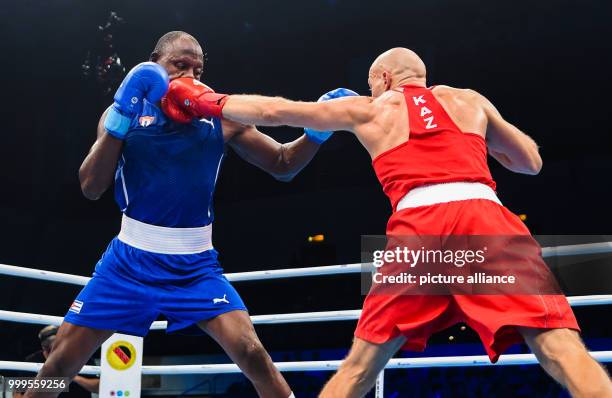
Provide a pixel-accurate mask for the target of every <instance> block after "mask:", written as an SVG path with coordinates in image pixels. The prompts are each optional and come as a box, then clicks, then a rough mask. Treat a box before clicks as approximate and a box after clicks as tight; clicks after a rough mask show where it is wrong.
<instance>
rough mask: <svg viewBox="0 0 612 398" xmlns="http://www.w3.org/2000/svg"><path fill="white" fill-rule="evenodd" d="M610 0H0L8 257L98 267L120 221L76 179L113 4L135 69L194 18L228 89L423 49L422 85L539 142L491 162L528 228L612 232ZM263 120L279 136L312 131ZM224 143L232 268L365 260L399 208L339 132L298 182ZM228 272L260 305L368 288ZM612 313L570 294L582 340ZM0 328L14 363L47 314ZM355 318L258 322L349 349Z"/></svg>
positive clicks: (221, 225)
mask: <svg viewBox="0 0 612 398" xmlns="http://www.w3.org/2000/svg"><path fill="white" fill-rule="evenodd" d="M611 8H612V6H611V5H610V4H608V3H605V2H601V1H599V0H584V1H580V2H575V1H535V2H534V1H507V2H500V1H495V2H489V1H475V0H472V1H462V2H456V1H452V0H434V1H426V2H425V1H423V2H404V1H387V0H377V1H371V2H365V1H349V0H336V1H334V0H328V1H322V0H309V1H299V2H298V1H251V0H240V1H224V2H213V1H179V2H172V3H170V2H162V1H131V2H123V1H121V2H120V1H105V2H101V1H100V2H80V1H76V0H61V1H60V0H51V1H46V2H39V1H31V0H25V1H19V2H7V3H6V4H3V6H2V7H0V19H1V20H2V25H1V26H0V33H1V34H2V36H1V37H2V38H3V40H2V41H1V42H0V46H1V47H0V50H1V52H0V53H1V54H2V58H1V62H0V68H1V69H0V71H1V74H0V76H2V77H1V78H0V79H1V82H2V91H3V96H2V100H1V101H2V106H1V109H2V122H3V126H2V127H3V128H2V131H1V132H0V134H1V139H0V187H1V195H0V220H1V221H2V232H0V234H1V235H0V262H1V263H5V264H12V265H19V266H26V267H34V268H41V269H46V270H54V271H59V272H67V273H71V274H78V275H90V273H91V271H92V270H93V266H94V265H95V263H96V261H97V259H98V257H99V256H100V254H101V253H102V251H103V250H104V249H105V246H106V244H107V243H108V241H109V240H110V239H111V238H112V237H113V236H114V235H115V234H116V233H117V232H118V228H119V220H120V212H119V211H118V209H117V207H116V206H115V204H114V202H113V198H112V192H110V191H109V192H107V193H106V194H105V195H104V196H103V197H102V199H100V200H99V201H97V202H90V201H87V200H86V199H85V198H84V197H83V196H82V195H81V193H80V189H79V184H78V179H77V170H78V168H79V165H80V162H81V161H82V159H83V158H84V156H85V154H86V153H87V151H88V149H89V147H90V146H91V144H92V143H93V141H94V138H95V127H96V124H97V121H98V118H99V115H100V114H101V112H102V111H103V109H104V108H105V107H106V106H108V104H109V100H108V98H105V97H103V96H102V95H101V94H100V88H99V87H98V86H97V85H96V83H95V82H93V81H92V80H88V79H85V78H84V77H83V76H82V72H81V64H82V63H83V60H84V59H85V56H86V54H87V52H88V51H89V50H91V49H92V48H94V47H95V46H96V45H97V44H96V43H97V40H98V35H97V32H96V29H97V26H98V25H100V24H102V23H104V22H105V21H106V19H107V17H108V14H109V12H110V11H111V10H114V11H116V12H117V13H118V14H119V15H120V16H121V17H123V18H124V19H125V21H126V24H125V25H123V26H122V27H120V28H119V29H118V31H117V32H116V34H115V39H114V44H115V46H116V49H117V51H118V53H119V55H120V57H121V60H122V62H123V64H124V65H126V66H127V67H128V68H131V67H132V66H133V65H135V64H136V63H138V62H141V61H144V60H146V59H147V58H148V56H149V54H150V52H151V50H152V49H153V47H154V45H155V42H156V40H157V38H158V37H159V36H161V35H162V34H163V33H165V32H167V31H170V30H185V31H187V32H189V33H191V34H193V35H194V36H195V37H196V38H197V39H199V40H200V43H201V44H202V46H203V48H204V51H205V53H206V54H207V56H206V58H207V59H206V62H205V72H204V77H203V80H204V81H205V82H206V83H207V84H209V85H211V86H212V87H214V88H215V89H216V90H217V91H221V92H229V93H241V92H246V93H259V94H268V95H282V96H285V97H288V98H292V99H301V100H312V99H316V98H318V97H319V95H321V94H322V93H323V92H325V91H327V90H329V89H332V88H335V87H338V86H346V87H350V88H353V89H355V90H357V91H359V92H360V93H362V94H366V93H367V72H368V68H369V65H370V63H371V62H372V61H373V59H374V58H375V57H376V56H377V55H378V54H379V53H381V52H382V51H384V50H387V49H389V48H391V47H394V46H405V47H409V48H412V49H414V50H415V51H416V52H417V53H419V54H420V55H421V56H422V57H423V59H424V60H425V62H426V64H427V65H428V83H429V84H448V85H452V86H456V87H469V88H473V89H475V90H477V91H479V92H481V93H482V94H484V95H485V96H487V97H488V98H489V99H490V100H491V101H492V102H493V103H494V104H495V105H496V106H497V107H498V109H499V110H500V111H501V113H502V114H503V115H504V116H505V117H506V118H507V119H508V120H509V121H511V122H513V123H514V124H516V125H517V126H519V127H521V128H522V129H523V130H524V131H525V132H527V133H528V134H529V135H531V136H532V137H533V138H534V139H535V140H536V141H537V142H538V143H539V144H540V146H541V153H542V157H543V159H544V168H543V170H542V172H541V174H540V175H539V176H536V177H533V176H523V175H518V174H512V173H510V172H509V171H506V170H504V169H502V168H501V166H499V165H497V164H496V163H495V162H494V161H492V162H491V170H492V173H493V175H494V178H495V179H496V180H497V182H498V186H499V189H498V193H499V195H500V198H501V200H502V201H503V202H504V204H505V205H507V206H508V207H509V208H510V209H511V210H512V211H514V212H516V213H526V214H527V215H528V219H527V224H528V226H529V227H530V228H531V229H532V231H533V232H534V233H535V234H605V233H610V232H611V229H610V221H611V216H610V211H609V207H610V193H612V192H611V187H610V174H611V173H612V149H611V148H612V138H611V133H612V131H611V127H610V126H611V125H612V124H611V122H612V120H611V117H610V110H609V109H610V101H609V94H608V89H607V86H608V85H609V80H610V77H609V74H610V71H611V70H612V62H611V56H610V54H611V51H610V50H611V48H610V47H611V45H610V38H611V37H612V24H610V22H609V21H610V16H611V14H612V13H611V10H612V9H611ZM264 131H266V132H268V133H269V134H271V135H272V136H273V137H275V138H276V139H278V140H279V141H281V142H286V141H289V140H292V139H294V138H296V137H298V136H299V135H300V134H301V131H299V130H296V129H287V128H278V129H264ZM228 155H229V156H228V157H227V159H226V161H225V163H224V166H223V168H222V171H221V175H220V178H219V183H218V187H217V191H216V194H215V195H216V196H215V201H216V221H215V233H214V242H215V246H216V247H217V249H218V250H219V251H220V253H221V261H222V265H223V266H224V268H225V270H226V272H237V271H248V270H258V269H270V268H286V267H292V266H315V265H329V264H337V263H349V262H358V261H359V247H360V235H361V234H383V233H384V228H385V223H386V219H387V217H388V216H389V214H390V206H389V204H388V201H387V199H386V198H385V197H384V195H383V193H382V191H381V190H380V187H379V185H378V182H377V181H376V178H375V176H374V173H373V171H372V170H371V166H370V159H369V157H368V155H367V153H366V152H365V150H363V149H362V148H361V147H360V145H359V144H358V142H357V140H356V139H355V138H354V137H352V136H350V135H349V134H346V133H338V134H336V135H335V136H334V137H333V138H332V139H331V140H330V141H328V142H327V143H326V144H325V145H324V146H323V147H322V149H321V151H320V153H319V154H318V155H317V156H316V158H315V159H314V160H313V162H312V163H311V164H310V165H309V166H308V167H307V168H306V169H305V170H304V171H303V172H302V173H301V174H300V175H298V176H297V177H296V178H295V179H294V181H292V182H291V183H288V184H287V183H281V182H277V181H275V180H274V179H273V178H271V177H270V176H268V175H266V174H265V173H263V172H262V171H260V170H258V169H256V168H255V167H253V166H251V165H249V164H247V163H245V162H244V161H242V160H241V159H239V158H238V157H237V156H236V154H234V153H233V152H232V151H231V150H230V151H229V154H228ZM315 233H323V234H325V238H326V240H325V243H324V244H323V245H318V246H317V245H312V244H310V245H309V244H308V243H307V237H308V236H309V235H312V234H315ZM237 288H238V290H239V291H240V292H241V294H243V296H244V299H245V301H246V303H247V305H249V307H250V309H251V311H252V313H253V314H268V313H282V312H301V311H316V310H333V309H356V308H360V305H361V301H362V297H361V296H360V293H359V286H358V279H356V278H353V277H346V276H344V277H331V278H308V279H302V280H292V281H285V280H282V281H275V282H262V283H241V284H237ZM0 292H1V293H0V303H1V309H7V310H12V311H23V312H32V313H42V314H51V315H62V314H64V313H65V311H66V310H67V308H68V306H69V305H70V303H71V301H72V299H73V298H74V296H75V295H76V294H77V292H78V288H77V287H72V286H69V285H60V284H55V283H47V282H39V281H33V280H27V279H17V278H11V277H1V278H0ZM568 293H571V292H568ZM609 314H610V312H609V310H608V307H593V308H584V309H577V315H578V317H579V321H580V322H582V324H583V325H584V329H585V336H587V337H588V338H591V337H592V338H596V337H603V336H606V335H609V332H610V325H609V322H608V321H606V319H609ZM0 326H2V327H1V328H0V341H1V342H2V343H1V344H2V349H1V350H0V351H1V352H2V356H1V358H0V359H14V360H20V359H22V358H23V356H25V354H27V353H28V352H30V351H32V350H33V349H34V348H35V346H36V340H35V337H34V336H35V332H36V330H37V329H38V326H32V325H22V324H16V323H6V322H3V323H0ZM353 328H354V324H353V323H351V322H344V323H337V324H326V326H325V327H315V326H313V325H308V324H304V325H294V326H289V325H287V326H274V327H262V328H259V329H258V331H259V333H260V334H261V336H262V339H263V340H264V343H265V344H266V345H267V346H268V347H269V348H270V349H271V350H274V349H292V348H299V347H304V346H311V345H312V346H313V347H318V346H321V347H346V346H348V345H349V343H350V339H351V332H352V329H353ZM279 336H283V337H286V338H279ZM291 337H295V338H291ZM436 338H437V339H438V340H434V342H435V341H438V342H441V341H444V340H445V339H446V336H442V337H440V336H438V337H436ZM147 339H148V340H151V344H149V343H147V345H146V353H150V354H157V355H159V354H172V353H206V352H216V350H217V348H216V347H215V346H214V344H212V342H211V341H210V340H209V339H206V338H204V339H196V338H193V339H192V338H177V337H171V336H168V337H165V336H163V335H162V334H161V333H160V332H154V333H152V334H151V336H150V337H148V338H147ZM466 339H467V340H469V341H474V340H473V336H471V337H469V338H466ZM470 339H471V340H470Z"/></svg>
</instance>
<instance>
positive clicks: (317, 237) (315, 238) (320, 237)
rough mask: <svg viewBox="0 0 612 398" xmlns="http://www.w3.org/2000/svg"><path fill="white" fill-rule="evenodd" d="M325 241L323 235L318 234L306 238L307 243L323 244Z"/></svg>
mask: <svg viewBox="0 0 612 398" xmlns="http://www.w3.org/2000/svg"><path fill="white" fill-rule="evenodd" d="M324 240H325V235H323V234H318V235H312V236H309V237H308V242H323V241H324Z"/></svg>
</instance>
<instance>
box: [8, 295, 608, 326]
mask: <svg viewBox="0 0 612 398" xmlns="http://www.w3.org/2000/svg"><path fill="white" fill-rule="evenodd" d="M567 300H568V301H569V303H570V305H571V306H572V307H584V306H587V305H607V304H612V294H608V295H605V294H602V295H593V296H573V297H568V298H567ZM360 315H361V310H341V311H319V312H297V313H289V314H272V315H251V321H252V322H253V324H254V325H276V324H284V323H313V322H332V321H355V320H357V319H359V316H360ZM63 319H64V318H63V317H61V316H53V315H42V314H31V313H27V312H14V311H4V310H0V321H9V322H20V323H32V324H39V325H57V326H59V325H61V323H62V321H63ZM167 325H168V323H167V322H166V321H155V322H153V324H152V325H151V330H165V329H166V327H167Z"/></svg>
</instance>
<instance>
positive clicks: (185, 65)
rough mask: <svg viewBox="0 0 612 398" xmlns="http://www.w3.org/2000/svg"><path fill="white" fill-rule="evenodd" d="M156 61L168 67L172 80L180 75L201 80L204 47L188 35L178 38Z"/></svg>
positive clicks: (167, 70) (165, 67)
mask: <svg viewBox="0 0 612 398" xmlns="http://www.w3.org/2000/svg"><path fill="white" fill-rule="evenodd" d="M156 62H157V63H158V64H160V65H161V66H163V67H164V69H166V72H168V76H169V77H170V80H173V79H176V78H179V77H190V78H192V79H197V80H200V78H201V77H202V72H203V70H204V54H203V53H202V48H201V47H200V46H199V45H198V44H197V43H195V42H194V41H193V40H191V39H189V38H187V37H181V38H178V39H176V40H175V41H173V42H172V43H171V44H170V45H168V46H167V48H166V49H165V51H164V53H162V54H161V56H160V57H159V59H157V60H156Z"/></svg>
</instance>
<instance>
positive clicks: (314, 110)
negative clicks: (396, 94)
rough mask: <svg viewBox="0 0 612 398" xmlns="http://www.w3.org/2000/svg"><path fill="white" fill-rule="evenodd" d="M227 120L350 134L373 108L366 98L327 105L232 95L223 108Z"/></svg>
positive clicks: (346, 98)
mask: <svg viewBox="0 0 612 398" xmlns="http://www.w3.org/2000/svg"><path fill="white" fill-rule="evenodd" d="M223 116H224V117H225V118H227V119H230V120H234V121H236V122H240V123H245V124H256V125H260V126H280V125H287V126H294V127H306V128H311V129H313V130H320V131H334V130H348V131H354V130H355V128H357V127H358V126H359V125H361V124H364V123H368V122H370V121H371V120H372V119H373V118H374V116H375V108H374V106H373V105H372V98H370V97H345V98H338V99H334V100H331V101H327V102H317V103H313V102H297V101H289V100H286V99H284V98H278V97H262V96H257V95H232V96H230V97H229V99H228V100H227V102H226V104H225V106H224V108H223Z"/></svg>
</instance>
